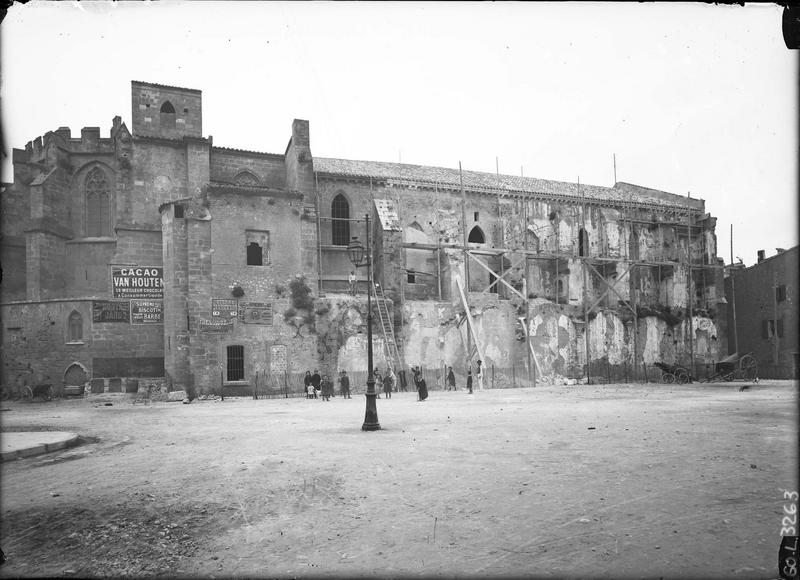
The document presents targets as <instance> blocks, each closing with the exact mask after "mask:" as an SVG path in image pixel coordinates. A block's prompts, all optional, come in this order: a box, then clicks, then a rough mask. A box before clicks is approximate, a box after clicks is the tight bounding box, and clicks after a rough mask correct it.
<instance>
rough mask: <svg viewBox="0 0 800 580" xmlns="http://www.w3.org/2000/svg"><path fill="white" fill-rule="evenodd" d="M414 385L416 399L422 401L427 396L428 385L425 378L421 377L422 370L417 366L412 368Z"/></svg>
mask: <svg viewBox="0 0 800 580" xmlns="http://www.w3.org/2000/svg"><path fill="white" fill-rule="evenodd" d="M414 385H415V386H416V387H417V395H418V398H417V400H418V401H424V400H425V399H427V398H428V385H427V384H426V383H425V379H423V378H422V372H421V371H420V369H419V367H416V368H415V369H414Z"/></svg>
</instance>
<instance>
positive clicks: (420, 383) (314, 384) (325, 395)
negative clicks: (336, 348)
mask: <svg viewBox="0 0 800 580" xmlns="http://www.w3.org/2000/svg"><path fill="white" fill-rule="evenodd" d="M411 372H412V375H413V381H414V388H415V389H416V391H417V400H418V401H424V400H425V399H427V398H428V385H427V383H426V382H425V378H424V377H423V376H422V370H421V369H420V367H419V366H415V367H412V368H411ZM372 376H373V377H374V379H375V385H376V388H378V389H380V388H381V386H382V387H383V394H384V395H385V396H386V398H387V399H391V398H392V391H395V392H397V391H398V390H401V391H405V390H406V388H405V384H404V382H403V381H401V382H400V384H399V387H398V383H397V376H396V375H395V374H394V370H392V367H386V373H385V374H381V372H380V370H378V369H377V368H376V369H374V370H373V372H372ZM475 378H476V379H477V382H478V390H482V389H483V361H480V360H479V361H478V369H477V371H476V372H475ZM303 383H304V387H305V393H306V398H307V399H317V398H319V397H322V400H323V401H330V398H331V397H335V396H336V395H335V394H334V392H333V381H332V380H331V377H330V375H320V374H319V371H318V370H317V369H314V373H313V374H312V373H311V371H306V376H305V377H304V378H303ZM472 384H473V375H472V368H469V369H467V392H468V393H469V394H470V395H471V394H472ZM445 390H447V391H450V390H452V391H457V390H458V388H457V387H456V375H455V373H454V372H453V367H447V376H446V380H445ZM339 393H340V394H341V396H342V398H344V399H351V398H352V397H351V396H350V377H348V376H347V371H340V372H339ZM380 397H381V396H380V394H378V398H379V399H380Z"/></svg>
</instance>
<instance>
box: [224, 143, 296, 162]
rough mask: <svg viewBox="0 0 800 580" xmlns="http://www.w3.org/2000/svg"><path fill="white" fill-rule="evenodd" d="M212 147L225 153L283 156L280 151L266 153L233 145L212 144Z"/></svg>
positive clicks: (281, 157)
mask: <svg viewBox="0 0 800 580" xmlns="http://www.w3.org/2000/svg"><path fill="white" fill-rule="evenodd" d="M212 149H213V150H215V151H220V152H223V151H224V152H226V153H241V154H244V155H251V154H252V155H264V156H266V157H279V158H280V159H283V158H284V155H282V154H281V153H267V152H265V151H251V150H249V149H235V148H233V147H218V146H216V145H214V146H213V147H212Z"/></svg>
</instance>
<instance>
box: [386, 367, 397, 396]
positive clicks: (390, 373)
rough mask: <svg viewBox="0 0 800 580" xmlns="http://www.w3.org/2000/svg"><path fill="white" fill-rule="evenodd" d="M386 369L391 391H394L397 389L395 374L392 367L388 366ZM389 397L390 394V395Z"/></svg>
mask: <svg viewBox="0 0 800 580" xmlns="http://www.w3.org/2000/svg"><path fill="white" fill-rule="evenodd" d="M387 371H388V375H389V378H390V379H391V386H392V391H396V390H397V375H395V374H394V370H393V369H392V367H388V369H387ZM390 397H391V395H390Z"/></svg>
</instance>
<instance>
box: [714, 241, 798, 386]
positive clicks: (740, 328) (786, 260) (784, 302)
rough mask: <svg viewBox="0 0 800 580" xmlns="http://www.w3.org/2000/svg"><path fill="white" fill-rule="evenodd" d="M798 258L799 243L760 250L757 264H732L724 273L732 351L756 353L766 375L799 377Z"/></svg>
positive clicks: (729, 346)
mask: <svg viewBox="0 0 800 580" xmlns="http://www.w3.org/2000/svg"><path fill="white" fill-rule="evenodd" d="M798 258H799V256H798V246H795V247H794V248H790V249H789V250H784V249H783V248H778V249H777V253H776V254H775V255H774V256H770V257H768V258H767V257H766V256H765V252H764V250H759V252H758V262H757V263H756V264H754V265H752V266H750V267H749V268H745V267H743V266H739V267H738V268H732V269H731V270H730V275H729V276H728V277H727V278H726V279H725V296H726V298H727V301H728V328H730V329H731V330H730V333H729V340H728V352H729V353H730V354H733V353H738V354H740V355H743V354H746V353H750V354H752V355H753V356H754V357H755V358H756V361H757V362H758V375H759V376H760V377H761V378H772V379H796V378H797V377H798V367H799V366H800V354H798V344H797V340H798V336H797V329H798V319H797V300H798V296H797V289H798ZM734 327H735V330H734Z"/></svg>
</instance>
